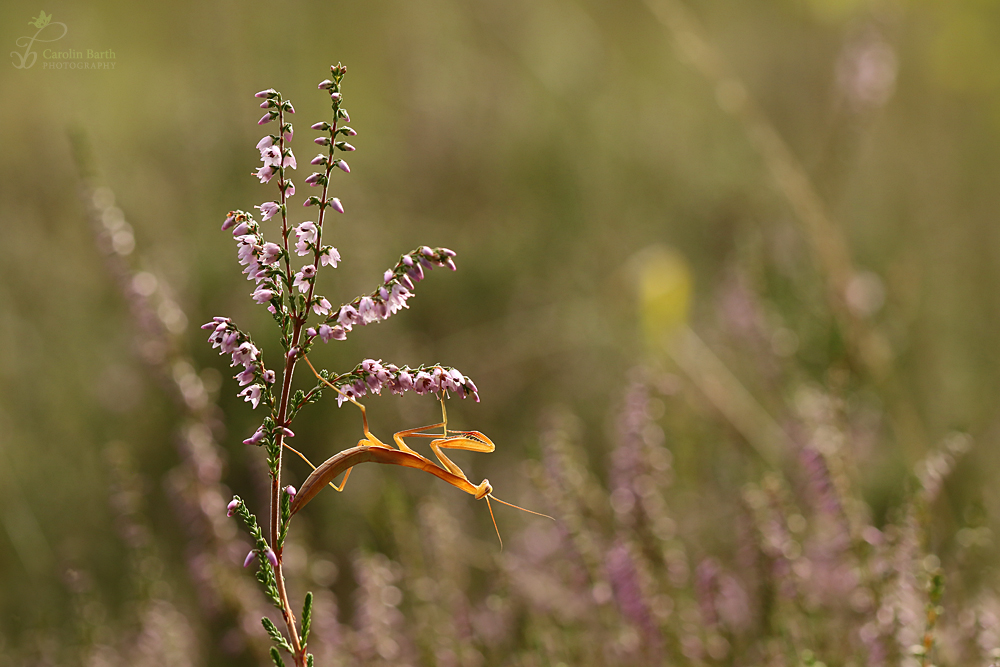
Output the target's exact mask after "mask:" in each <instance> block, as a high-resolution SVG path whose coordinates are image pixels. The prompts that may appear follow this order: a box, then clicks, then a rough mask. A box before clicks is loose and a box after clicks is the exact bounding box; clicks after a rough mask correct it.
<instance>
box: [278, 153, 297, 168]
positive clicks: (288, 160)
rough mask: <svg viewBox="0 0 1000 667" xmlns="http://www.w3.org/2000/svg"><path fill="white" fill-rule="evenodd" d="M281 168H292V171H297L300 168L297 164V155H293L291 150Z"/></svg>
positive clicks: (282, 161)
mask: <svg viewBox="0 0 1000 667" xmlns="http://www.w3.org/2000/svg"><path fill="white" fill-rule="evenodd" d="M281 166H282V167H291V168H292V169H297V168H298V165H297V164H296V162H295V154H294V153H292V151H291V149H289V151H288V155H286V156H285V157H284V158H283V159H282V160H281Z"/></svg>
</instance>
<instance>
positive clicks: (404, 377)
mask: <svg viewBox="0 0 1000 667" xmlns="http://www.w3.org/2000/svg"><path fill="white" fill-rule="evenodd" d="M398 381H399V388H400V390H401V391H400V393H402V392H404V391H409V390H411V389H413V377H412V376H411V375H410V374H409V373H408V372H407V371H400V372H399V378H398Z"/></svg>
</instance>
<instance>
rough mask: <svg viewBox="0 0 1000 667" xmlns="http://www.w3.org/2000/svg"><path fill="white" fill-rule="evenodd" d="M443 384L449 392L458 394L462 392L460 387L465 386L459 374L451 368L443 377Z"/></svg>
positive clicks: (463, 379)
mask: <svg viewBox="0 0 1000 667" xmlns="http://www.w3.org/2000/svg"><path fill="white" fill-rule="evenodd" d="M445 384H446V386H447V387H448V390H449V391H454V392H459V391H461V390H462V385H463V384H465V378H464V377H463V376H462V374H461V373H459V372H458V371H457V370H455V369H454V368H452V369H451V370H450V371H448V373H447V374H446V375H445Z"/></svg>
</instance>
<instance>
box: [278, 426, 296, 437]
mask: <svg viewBox="0 0 1000 667" xmlns="http://www.w3.org/2000/svg"><path fill="white" fill-rule="evenodd" d="M281 432H282V433H284V434H285V437H286V438H294V437H295V433H294V432H293V431H292V429H290V428H288V427H287V426H282V427H281Z"/></svg>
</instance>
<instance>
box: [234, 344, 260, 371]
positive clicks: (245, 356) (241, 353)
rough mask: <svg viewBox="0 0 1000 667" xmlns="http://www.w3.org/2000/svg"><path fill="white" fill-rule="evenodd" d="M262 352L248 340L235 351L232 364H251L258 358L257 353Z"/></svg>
mask: <svg viewBox="0 0 1000 667" xmlns="http://www.w3.org/2000/svg"><path fill="white" fill-rule="evenodd" d="M258 354H260V350H258V349H257V348H256V347H254V344H253V343H251V342H249V341H247V342H245V343H242V344H240V346H239V347H238V348H236V350H235V351H234V352H233V363H232V364H231V365H232V366H240V365H242V366H249V365H250V364H252V363H253V362H254V361H256V360H257V355H258Z"/></svg>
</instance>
